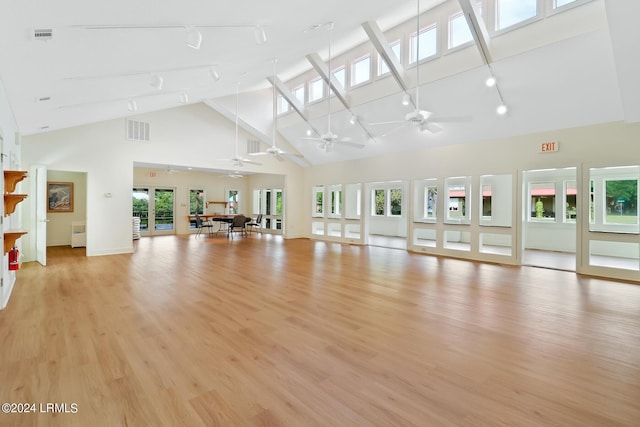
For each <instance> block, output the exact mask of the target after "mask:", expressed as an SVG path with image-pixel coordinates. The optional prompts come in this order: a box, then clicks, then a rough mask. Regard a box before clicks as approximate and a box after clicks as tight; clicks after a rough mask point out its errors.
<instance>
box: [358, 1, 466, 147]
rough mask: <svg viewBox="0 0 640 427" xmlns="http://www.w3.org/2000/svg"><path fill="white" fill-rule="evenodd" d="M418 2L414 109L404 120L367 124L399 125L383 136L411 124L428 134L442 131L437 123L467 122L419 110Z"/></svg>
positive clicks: (464, 118)
mask: <svg viewBox="0 0 640 427" xmlns="http://www.w3.org/2000/svg"><path fill="white" fill-rule="evenodd" d="M419 56H420V0H417V10H416V104H415V106H416V109H415V110H413V111H411V112H409V113H407V114H406V115H405V117H404V120H393V121H387V122H376V123H369V124H370V125H387V124H393V123H401V125H400V126H398V127H397V128H393V129H391V130H389V131H387V132H386V133H384V134H383V136H386V135H388V134H390V133H391V132H393V131H395V130H397V129H400V128H402V127H403V126H404V125H406V124H407V123H410V124H412V125H413V126H414V127H415V128H417V129H418V130H420V132H425V131H427V132H430V133H438V132H441V131H442V127H441V126H439V125H438V124H437V123H443V122H462V121H469V118H466V117H440V118H436V117H433V113H432V112H431V111H426V110H421V109H420V57H419ZM405 97H406V101H405V100H403V103H404V104H405V105H406V103H408V102H407V101H408V100H409V99H410V98H409V94H408V93H405Z"/></svg>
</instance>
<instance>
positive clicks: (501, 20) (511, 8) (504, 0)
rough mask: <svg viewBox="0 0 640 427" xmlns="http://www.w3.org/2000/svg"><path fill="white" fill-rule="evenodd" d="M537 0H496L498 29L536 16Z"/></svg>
mask: <svg viewBox="0 0 640 427" xmlns="http://www.w3.org/2000/svg"><path fill="white" fill-rule="evenodd" d="M537 15H538V1H537V0H496V31H499V30H503V29H505V28H507V27H511V26H512V25H515V24H518V23H520V22H523V21H526V20H527V19H531V18H535V17H536V16H537Z"/></svg>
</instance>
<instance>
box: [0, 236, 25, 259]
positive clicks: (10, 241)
mask: <svg viewBox="0 0 640 427" xmlns="http://www.w3.org/2000/svg"><path fill="white" fill-rule="evenodd" d="M24 234H27V232H26V231H5V233H4V254H5V255H6V254H7V252H9V250H10V249H11V248H12V247H14V246H15V245H16V240H18V239H19V238H20V237H22V235H24Z"/></svg>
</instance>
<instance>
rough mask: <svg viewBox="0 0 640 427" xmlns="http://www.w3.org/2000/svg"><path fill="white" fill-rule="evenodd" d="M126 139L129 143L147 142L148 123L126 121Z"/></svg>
mask: <svg viewBox="0 0 640 427" xmlns="http://www.w3.org/2000/svg"><path fill="white" fill-rule="evenodd" d="M127 139H128V140H129V141H141V142H149V123H145V122H140V121H138V120H127Z"/></svg>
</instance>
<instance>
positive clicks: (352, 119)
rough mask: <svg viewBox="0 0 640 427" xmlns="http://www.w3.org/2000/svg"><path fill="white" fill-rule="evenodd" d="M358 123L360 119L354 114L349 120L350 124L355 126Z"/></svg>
mask: <svg viewBox="0 0 640 427" xmlns="http://www.w3.org/2000/svg"><path fill="white" fill-rule="evenodd" d="M357 121H358V117H357V116H356V115H355V114H352V115H351V118H350V119H349V123H351V124H352V125H355V124H356V122H357Z"/></svg>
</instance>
